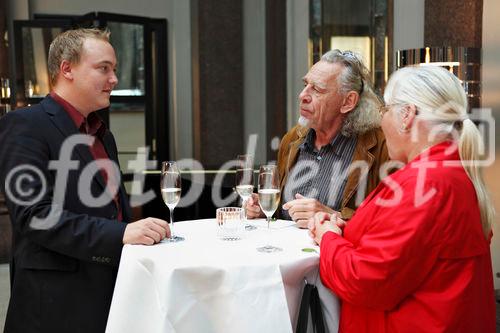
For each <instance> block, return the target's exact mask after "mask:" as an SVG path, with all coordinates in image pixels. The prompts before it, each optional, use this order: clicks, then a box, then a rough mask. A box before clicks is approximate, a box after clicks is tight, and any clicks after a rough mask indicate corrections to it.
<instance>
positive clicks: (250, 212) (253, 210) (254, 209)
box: [245, 193, 265, 219]
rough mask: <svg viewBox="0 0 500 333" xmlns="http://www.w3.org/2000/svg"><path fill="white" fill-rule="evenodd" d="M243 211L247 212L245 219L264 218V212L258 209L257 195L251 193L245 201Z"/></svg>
mask: <svg viewBox="0 0 500 333" xmlns="http://www.w3.org/2000/svg"><path fill="white" fill-rule="evenodd" d="M245 209H246V210H247V218H249V219H255V218H260V217H265V215H264V212H263V211H262V210H261V209H260V206H259V195H258V194H257V193H252V196H251V197H250V198H249V199H248V200H247V204H246V205H245Z"/></svg>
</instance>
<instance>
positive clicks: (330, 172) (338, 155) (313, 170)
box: [282, 129, 357, 219]
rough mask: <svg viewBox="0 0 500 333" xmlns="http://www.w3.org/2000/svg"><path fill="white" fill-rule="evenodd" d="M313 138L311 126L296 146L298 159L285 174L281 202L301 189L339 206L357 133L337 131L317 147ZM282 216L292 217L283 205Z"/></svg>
mask: <svg viewBox="0 0 500 333" xmlns="http://www.w3.org/2000/svg"><path fill="white" fill-rule="evenodd" d="M315 139H316V132H315V131H314V130H313V129H310V130H309V132H308V133H307V136H306V138H305V140H304V142H303V143H302V144H301V145H300V146H299V155H298V157H297V163H295V165H294V166H293V167H292V169H291V170H290V173H289V175H288V178H287V181H286V184H285V188H284V191H283V193H282V195H283V202H287V201H290V200H293V199H295V194H296V193H300V194H302V195H303V196H305V197H308V198H314V199H317V200H318V201H319V202H321V203H322V204H324V205H326V206H328V207H331V208H333V209H335V210H339V208H340V205H341V203H342V195H343V193H344V190H345V186H346V183H347V176H348V175H349V173H348V172H349V166H350V164H351V162H352V157H353V154H354V149H355V148H356V142H357V137H356V136H353V137H346V136H344V135H342V134H341V133H339V134H337V135H336V136H335V137H334V138H333V139H332V141H331V142H330V143H329V144H327V145H325V146H323V147H321V149H320V150H319V151H318V150H317V149H316V147H315V146H314V141H315ZM282 217H283V218H286V219H291V217H290V215H289V214H288V211H286V210H284V209H282Z"/></svg>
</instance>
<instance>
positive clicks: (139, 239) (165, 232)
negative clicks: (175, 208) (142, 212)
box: [123, 217, 170, 245]
mask: <svg viewBox="0 0 500 333" xmlns="http://www.w3.org/2000/svg"><path fill="white" fill-rule="evenodd" d="M166 237H167V238H168V237H170V227H169V226H168V223H167V221H164V220H160V219H157V218H154V217H148V218H145V219H142V220H139V221H136V222H133V223H129V224H127V227H126V228H125V233H124V234H123V244H142V245H153V244H155V243H158V242H160V241H161V240H162V239H164V238H166Z"/></svg>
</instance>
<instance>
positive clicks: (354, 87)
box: [247, 50, 388, 228]
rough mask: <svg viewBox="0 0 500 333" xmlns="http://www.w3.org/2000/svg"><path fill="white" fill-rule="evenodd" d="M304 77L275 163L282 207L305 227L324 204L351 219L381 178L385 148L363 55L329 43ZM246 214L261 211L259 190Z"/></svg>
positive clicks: (377, 105)
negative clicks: (328, 48)
mask: <svg viewBox="0 0 500 333" xmlns="http://www.w3.org/2000/svg"><path fill="white" fill-rule="evenodd" d="M303 81H304V89H303V90H302V92H301V93H300V95H299V99H300V118H299V121H298V125H296V126H295V127H294V128H292V129H291V130H290V131H289V132H288V133H287V134H286V135H285V136H284V137H283V139H282V140H281V144H280V148H279V151H278V170H279V174H280V184H281V190H282V199H281V200H282V202H284V204H283V206H282V210H281V212H280V214H281V216H282V217H284V218H288V219H292V220H294V221H296V222H297V224H298V226H299V227H303V228H305V227H307V220H308V219H309V218H310V217H312V216H314V214H315V213H316V212H319V211H323V212H328V213H333V212H334V211H337V212H339V214H340V216H341V217H342V218H343V219H349V218H350V217H351V216H352V215H353V213H354V211H355V209H356V207H357V205H359V204H360V202H361V200H362V199H363V198H364V196H365V195H366V194H367V193H369V192H370V191H372V190H373V189H374V188H375V187H376V186H377V184H378V183H379V181H380V177H379V175H380V174H379V169H380V166H381V165H382V164H383V163H384V162H385V161H386V160H387V159H388V155H387V149H386V146H385V139H384V136H383V134H382V132H381V130H380V115H379V112H378V111H379V109H380V107H381V101H380V99H379V98H378V97H377V95H376V94H375V93H374V92H373V89H372V88H371V85H370V78H369V71H368V69H367V68H366V67H365V66H364V65H363V62H362V61H361V60H360V58H359V56H357V55H356V54H354V53H353V52H351V51H344V52H342V51H340V50H331V51H329V52H327V53H325V54H324V55H323V56H322V58H321V60H320V61H319V62H317V63H316V64H314V66H312V67H311V69H310V70H309V72H308V73H307V74H306V75H305V76H304V78H303ZM358 192H359V193H358ZM247 215H248V216H249V217H250V218H255V217H262V216H263V213H262V211H261V209H260V207H259V205H258V197H257V195H254V196H253V197H252V198H251V199H250V200H249V203H248V205H247Z"/></svg>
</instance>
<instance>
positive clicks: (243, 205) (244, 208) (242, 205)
mask: <svg viewBox="0 0 500 333" xmlns="http://www.w3.org/2000/svg"><path fill="white" fill-rule="evenodd" d="M247 201H248V199H243V200H242V202H241V207H242V208H243V219H244V222H246V221H247V220H248V219H247Z"/></svg>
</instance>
